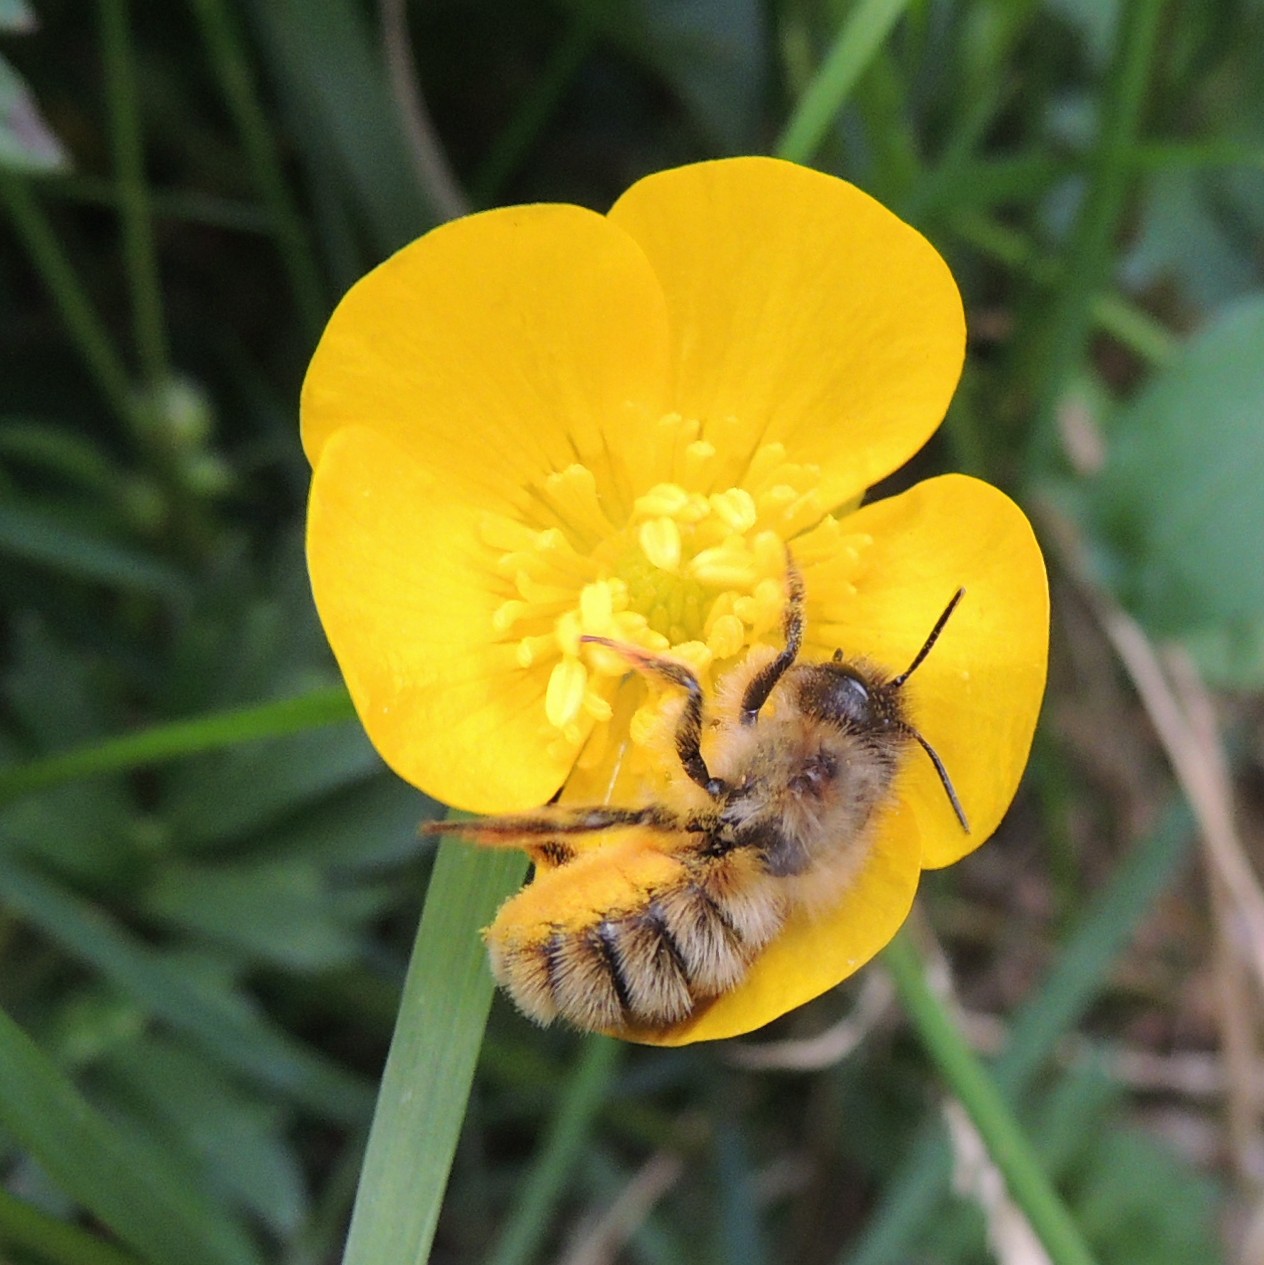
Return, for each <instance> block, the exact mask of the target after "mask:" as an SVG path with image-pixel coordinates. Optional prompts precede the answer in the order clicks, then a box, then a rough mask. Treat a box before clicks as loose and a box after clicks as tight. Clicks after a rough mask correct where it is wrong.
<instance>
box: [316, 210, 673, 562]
mask: <svg viewBox="0 0 1264 1265" xmlns="http://www.w3.org/2000/svg"><path fill="white" fill-rule="evenodd" d="M666 365H667V351H666V317H665V311H664V304H663V297H662V292H661V290H660V288H659V286H658V282H657V280H656V278H655V277H654V274H653V272H652V271H651V269H650V268H649V265H648V263H647V261H646V260H645V257H644V255H643V254H642V252H641V250H640V249H639V247H638V246H637V245H636V244H635V243H634V242H633V241H631V240H630V239H629V238H628V237H627V236H626V234H624V233H623V232H622V231H620V230H618V229H616V228H614V227H613V226H612V225H611V224H610V223H609V222H608V221H607V220H606V219H605V218H604V217H602V216H600V215H596V214H594V213H592V212H590V211H585V210H583V209H582V208H580V207H574V206H554V205H540V206H523V207H509V208H506V209H504V210H497V211H488V212H485V213H483V214H481V215H473V216H469V217H467V218H465V219H461V220H454V221H453V222H451V223H450V224H445V225H443V226H442V227H440V228H437V229H435V230H434V231H433V232H431V233H428V234H427V235H426V236H425V237H422V238H420V239H419V240H417V241H415V242H413V243H412V244H411V245H409V246H406V247H404V249H403V250H401V251H399V252H398V253H397V254H395V255H393V256H392V257H391V258H390V259H388V260H387V261H386V262H385V263H383V264H382V265H380V266H379V267H378V268H375V269H374V270H373V271H372V272H371V273H369V275H368V276H366V277H364V278H363V279H362V280H361V281H359V282H358V283H357V284H356V285H355V286H353V287H352V289H351V290H350V292H349V293H348V294H347V295H346V296H345V297H344V298H343V300H342V302H341V303H340V304H339V305H338V307H337V310H336V311H335V312H334V314H333V316H332V317H331V318H330V321H329V325H328V327H327V328H326V330H325V334H324V336H323V337H322V339H321V341H320V345H319V346H318V347H317V349H316V353H315V355H314V356H313V358H312V362H311V366H310V368H309V369H308V373H307V378H306V380H305V382H304V384H303V396H302V416H303V443H304V447H305V449H306V451H307V454H308V458H309V460H310V461H311V462H312V464H313V465H315V464H316V463H317V462H318V461H319V460H320V458H321V456H322V453H323V450H324V447H325V445H326V444H327V443H328V442H329V439H330V437H331V436H332V435H333V434H335V433H336V432H337V431H338V430H339V429H340V428H342V427H345V426H353V425H359V426H367V427H371V428H372V429H374V430H376V431H378V432H380V433H381V434H383V435H385V436H388V437H389V438H390V439H391V440H392V441H393V442H394V443H395V444H396V445H398V447H399V448H400V449H401V450H402V451H403V452H404V453H405V454H407V455H409V456H411V457H412V458H414V459H415V460H417V461H418V462H421V463H424V464H425V465H426V466H428V467H429V468H431V469H434V470H436V471H441V472H442V473H443V477H444V478H445V479H448V480H457V481H459V482H461V483H462V484H463V485H464V486H466V487H467V488H469V489H470V490H471V491H472V493H473V494H474V495H490V496H491V497H493V498H495V500H496V501H497V503H498V505H499V504H518V505H521V504H523V503H524V501H525V500H526V496H527V493H526V491H525V488H526V487H527V486H528V485H529V484H531V483H532V482H535V481H542V480H543V479H544V478H545V477H546V476H547V475H549V474H551V473H554V472H556V471H562V470H566V469H567V468H568V467H570V466H571V465H573V464H574V463H575V462H576V461H577V460H578V461H580V462H582V463H584V464H585V465H587V466H589V468H591V469H592V470H593V471H594V473H595V474H597V476H598V480H599V482H600V483H601V484H602V486H603V488H605V489H606V490H607V492H609V491H610V490H611V477H610V472H609V471H608V469H606V463H607V462H608V460H609V458H608V453H607V450H606V447H605V443H604V435H605V433H606V432H607V431H620V432H623V433H628V432H635V431H636V430H637V429H640V430H642V431H643V430H644V428H645V426H646V424H647V423H648V421H649V420H650V419H657V417H658V416H659V415H660V414H661V412H662V408H661V404H662V398H663V387H664V381H665V374H666ZM420 547H421V549H422V551H423V552H427V551H428V550H429V549H430V548H431V547H432V546H431V544H430V543H428V542H421V544H420Z"/></svg>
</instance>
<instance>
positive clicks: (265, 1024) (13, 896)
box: [0, 851, 369, 1124]
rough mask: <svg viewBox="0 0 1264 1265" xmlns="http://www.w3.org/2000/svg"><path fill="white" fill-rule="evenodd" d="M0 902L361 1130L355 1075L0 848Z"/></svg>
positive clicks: (224, 1058) (205, 1040) (203, 1035)
mask: <svg viewBox="0 0 1264 1265" xmlns="http://www.w3.org/2000/svg"><path fill="white" fill-rule="evenodd" d="M0 902H2V903H3V906H4V907H7V908H8V909H11V910H12V911H14V912H15V913H17V914H19V915H20V916H21V917H23V918H24V919H26V920H28V921H30V922H31V923H33V924H34V925H35V926H37V927H39V928H40V930H41V931H43V932H44V934H45V935H46V936H48V937H49V938H50V939H52V940H53V941H55V942H56V943H58V944H60V945H61V947H62V948H63V949H65V950H66V951H67V952H68V953H70V954H71V956H73V957H76V958H78V959H79V960H80V961H82V962H86V963H87V964H88V965H90V966H92V967H93V968H94V969H96V970H98V971H100V972H101V973H102V974H103V975H104V976H105V977H106V978H107V979H109V980H110V981H111V982H112V983H113V984H114V985H115V986H116V987H117V988H118V989H119V990H120V991H121V992H123V993H124V994H126V995H127V996H129V997H132V998H134V999H135V1000H136V1001H138V1002H139V1003H140V1004H141V1005H142V1006H143V1007H144V1008H145V1009H146V1010H147V1011H148V1012H149V1013H151V1014H152V1015H154V1016H155V1017H156V1018H159V1019H162V1020H165V1021H166V1022H167V1023H168V1024H170V1025H171V1027H172V1028H174V1029H175V1030H176V1031H178V1032H183V1033H185V1034H186V1035H187V1036H188V1037H189V1039H190V1040H191V1041H193V1042H194V1043H195V1044H196V1045H197V1046H199V1047H200V1048H201V1049H203V1050H206V1051H207V1052H209V1053H210V1054H213V1055H214V1056H215V1057H216V1058H217V1059H218V1060H219V1061H220V1062H221V1063H223V1064H224V1065H225V1066H226V1067H231V1068H235V1069H236V1070H238V1071H239V1072H241V1073H243V1074H244V1075H245V1076H247V1077H248V1078H249V1079H251V1080H252V1081H255V1082H257V1083H259V1084H263V1085H268V1086H270V1087H271V1088H272V1089H274V1090H277V1091H279V1092H280V1093H283V1094H285V1095H286V1096H287V1097H289V1098H291V1099H292V1100H293V1101H295V1102H297V1103H301V1104H302V1105H304V1106H306V1107H309V1108H311V1109H312V1110H314V1111H317V1112H319V1113H320V1114H321V1115H323V1116H325V1117H326V1118H328V1119H331V1120H338V1121H342V1122H344V1123H347V1124H359V1123H360V1122H361V1121H362V1119H363V1117H364V1115H365V1114H366V1113H367V1110H368V1101H367V1100H368V1097H369V1094H368V1090H367V1089H366V1087H365V1086H364V1084H363V1083H362V1082H361V1081H360V1080H359V1079H358V1078H357V1077H355V1076H353V1075H352V1074H351V1073H350V1072H347V1071H345V1070H344V1069H343V1068H341V1067H339V1066H338V1065H337V1064H335V1063H333V1062H331V1061H330V1060H328V1059H326V1058H324V1057H322V1056H321V1055H318V1054H316V1053H314V1052H313V1051H312V1050H309V1049H308V1048H307V1047H306V1046H304V1045H303V1044H302V1043H301V1042H299V1041H298V1040H296V1039H295V1038H294V1037H292V1036H290V1034H289V1033H287V1032H284V1031H283V1030H281V1029H279V1028H278V1027H276V1026H275V1025H274V1024H273V1023H272V1022H271V1021H269V1020H268V1019H266V1018H264V1017H263V1016H262V1015H260V1014H258V1013H257V1012H256V1011H255V1010H254V1009H253V1008H252V1007H251V1006H250V1005H248V1004H247V1003H246V1002H245V1001H244V999H243V998H241V997H240V996H239V995H237V994H234V993H230V992H227V991H226V990H224V989H222V988H217V987H214V986H212V985H210V984H209V983H208V982H207V981H205V980H202V979H198V978H195V977H193V976H192V975H191V973H190V972H189V970H188V966H187V963H184V962H181V961H180V960H179V959H178V958H176V957H175V955H172V954H164V953H162V952H161V951H160V950H158V949H155V948H151V947H150V946H149V945H147V944H144V943H143V942H141V941H140V940H138V939H136V938H135V937H134V936H132V935H131V934H129V933H128V932H127V931H125V930H124V929H123V927H121V926H120V925H119V924H118V923H117V922H115V921H114V919H112V918H110V917H108V916H107V915H106V914H105V913H103V912H102V911H101V910H99V909H97V908H95V907H94V906H92V905H90V904H88V903H87V902H86V901H82V900H80V899H79V898H78V897H75V896H73V895H71V894H70V893H69V892H67V891H65V890H62V889H59V888H58V887H57V886H56V885H55V884H53V883H51V882H49V881H48V880H47V879H44V878H42V877H41V876H39V875H38V874H36V873H35V872H34V870H32V869H28V868H27V867H25V866H23V865H21V864H20V863H19V862H18V861H17V860H16V859H14V858H13V857H10V856H6V855H5V854H4V853H3V851H0Z"/></svg>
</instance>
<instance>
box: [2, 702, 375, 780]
mask: <svg viewBox="0 0 1264 1265" xmlns="http://www.w3.org/2000/svg"><path fill="white" fill-rule="evenodd" d="M354 717H355V710H354V708H353V707H352V706H351V700H350V699H349V698H348V697H347V691H346V690H345V689H344V688H343V687H342V686H341V685H336V686H332V687H329V688H327V689H321V690H313V691H312V692H311V693H309V694H300V695H297V696H296V697H294V698H283V699H278V700H277V701H276V702H272V703H262V704H260V705H259V706H257V707H238V708H234V709H232V710H231V711H224V712H214V713H212V714H211V715H209V716H199V717H198V718H197V719H196V720H180V721H175V722H173V723H172V724H169V725H154V726H153V727H152V728H149V729H142V730H141V731H140V732H139V733H134V734H126V735H124V736H123V737H121V738H107V739H104V740H103V741H101V742H95V743H90V744H88V745H87V746H82V747H75V748H73V749H72V750H70V751H63V752H61V753H59V754H57V755H52V756H48V757H47V758H45V759H42V760H31V761H30V762H28V763H26V764H19V765H17V766H15V767H12V768H6V769H0V805H3V804H7V803H9V802H11V801H12V800H15V799H19V798H21V797H22V796H23V795H30V794H33V793H34V792H35V791H42V790H46V789H47V788H48V787H50V786H60V785H61V784H62V783H64V782H74V781H77V780H78V779H80V778H85V777H93V776H96V775H98V774H101V773H118V772H120V771H122V770H124V769H135V768H140V767H142V766H145V765H151V764H160V763H163V762H165V761H168V760H178V759H180V758H181V757H182V756H189V755H197V754H199V753H201V752H204V751H217V750H219V749H221V748H223V747H235V746H237V745H238V744H240V743H243V742H256V741H258V740H260V739H263V738H281V737H284V736H285V735H287V734H293V733H300V732H302V731H303V730H306V729H317V728H319V727H320V726H322V725H333V724H337V723H339V722H340V721H346V720H351V719H353V718H354Z"/></svg>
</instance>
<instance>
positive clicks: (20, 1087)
mask: <svg viewBox="0 0 1264 1265" xmlns="http://www.w3.org/2000/svg"><path fill="white" fill-rule="evenodd" d="M0 1125H2V1126H3V1127H4V1128H5V1130H7V1131H8V1132H9V1133H10V1134H11V1135H12V1136H13V1137H14V1138H15V1139H16V1140H17V1142H18V1144H19V1145H20V1146H22V1147H23V1148H24V1149H25V1150H27V1151H29V1152H30V1153H31V1154H32V1155H33V1156H34V1157H35V1158H36V1159H37V1160H38V1162H39V1164H40V1165H41V1167H42V1168H43V1169H44V1170H45V1172H47V1173H48V1175H49V1176H50V1177H51V1178H52V1179H53V1181H54V1182H56V1183H57V1185H58V1186H59V1187H61V1189H62V1190H64V1191H65V1193H66V1194H67V1195H69V1196H70V1197H71V1198H72V1199H74V1200H75V1201H76V1202H78V1203H79V1204H81V1205H82V1206H83V1207H84V1208H86V1209H87V1210H88V1211H90V1212H91V1213H92V1214H93V1215H94V1216H96V1217H98V1218H100V1220H101V1221H103V1222H104V1223H105V1224H106V1225H107V1226H109V1227H110V1229H111V1230H113V1231H114V1233H115V1234H117V1235H118V1236H119V1238H120V1239H122V1240H123V1241H124V1242H125V1243H128V1244H130V1245H131V1246H132V1247H134V1248H135V1249H136V1250H137V1251H138V1252H140V1253H141V1254H142V1255H144V1256H146V1257H148V1258H150V1259H151V1260H153V1261H156V1262H164V1263H165V1262H175V1261H180V1262H181V1263H182V1265H248V1263H249V1262H253V1261H257V1260H258V1259H259V1258H258V1256H257V1255H256V1253H255V1250H254V1248H253V1247H252V1246H251V1244H250V1242H249V1240H248V1239H247V1238H246V1237H245V1235H244V1234H242V1233H241V1232H240V1230H239V1229H237V1227H235V1226H234V1225H233V1223H232V1222H231V1221H229V1220H227V1219H226V1218H225V1217H224V1216H223V1215H222V1212H219V1211H216V1210H214V1209H212V1208H211V1207H209V1206H208V1205H207V1204H206V1203H205V1202H204V1201H203V1199H202V1197H201V1196H200V1195H199V1193H198V1192H197V1189H196V1188H195V1187H190V1186H187V1185H185V1184H183V1183H181V1182H180V1181H178V1180H173V1175H172V1174H171V1172H170V1171H169V1169H168V1168H167V1166H166V1165H165V1164H164V1163H163V1162H162V1158H161V1155H160V1154H159V1153H156V1152H151V1151H150V1150H148V1149H147V1148H144V1147H141V1146H139V1145H137V1144H135V1143H133V1142H131V1141H129V1140H128V1139H127V1138H126V1137H124V1136H123V1135H122V1134H121V1133H120V1132H119V1130H117V1129H115V1128H114V1127H113V1126H112V1125H110V1124H109V1123H108V1122H107V1121H106V1120H104V1119H103V1118H102V1117H101V1116H99V1115H98V1114H97V1113H96V1112H95V1111H94V1110H93V1109H92V1107H90V1106H89V1105H88V1103H87V1102H86V1101H85V1100H84V1098H83V1096H82V1095H81V1094H80V1093H79V1091H78V1090H77V1089H76V1088H75V1086H74V1085H72V1084H71V1083H70V1081H69V1080H67V1079H66V1077H65V1076H64V1075H63V1074H62V1072H61V1071H60V1070H59V1069H58V1068H57V1067H56V1066H55V1065H54V1064H53V1063H52V1062H51V1061H50V1060H49V1059H48V1058H47V1057H46V1056H45V1055H44V1054H43V1053H42V1052H41V1051H40V1049H39V1048H38V1047H37V1046H36V1045H35V1043H34V1042H33V1041H32V1040H31V1039H30V1037H28V1036H27V1035H26V1033H25V1032H23V1031H22V1029H21V1028H19V1027H18V1025H17V1024H15V1023H14V1022H13V1020H12V1019H11V1018H10V1017H9V1015H8V1014H6V1013H5V1012H4V1011H0Z"/></svg>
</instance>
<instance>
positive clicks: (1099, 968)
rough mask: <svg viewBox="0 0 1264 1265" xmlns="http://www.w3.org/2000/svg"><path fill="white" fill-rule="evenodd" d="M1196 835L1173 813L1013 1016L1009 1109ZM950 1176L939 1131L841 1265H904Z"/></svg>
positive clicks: (918, 1151)
mask: <svg viewBox="0 0 1264 1265" xmlns="http://www.w3.org/2000/svg"><path fill="white" fill-rule="evenodd" d="M1191 829H1192V818H1191V817H1190V813H1189V809H1188V808H1187V807H1186V806H1185V804H1184V803H1183V802H1181V803H1177V804H1175V805H1173V806H1172V807H1170V808H1169V809H1168V810H1167V812H1166V813H1165V814H1164V815H1163V817H1162V819H1161V820H1160V822H1159V824H1158V825H1157V826H1156V827H1155V829H1154V830H1153V831H1152V832H1151V833H1150V834H1148V835H1147V836H1146V837H1145V838H1144V839H1142V840H1140V841H1139V842H1138V844H1137V845H1136V847H1135V848H1134V849H1133V851H1132V852H1131V853H1130V854H1129V855H1128V857H1127V858H1126V859H1125V860H1124V862H1123V864H1122V865H1120V867H1119V869H1118V870H1117V871H1116V872H1115V874H1114V876H1113V878H1112V879H1111V881H1110V882H1109V883H1108V884H1107V885H1106V886H1105V887H1104V888H1103V889H1101V891H1100V892H1099V893H1098V895H1097V898H1096V899H1095V900H1094V901H1093V902H1092V903H1091V904H1090V905H1089V906H1088V908H1087V909H1086V910H1085V911H1084V914H1083V916H1082V917H1081V919H1080V921H1079V922H1078V923H1077V924H1076V927H1075V929H1074V930H1073V931H1072V932H1071V934H1070V935H1069V936H1068V938H1067V941H1066V944H1065V945H1064V946H1063V948H1062V951H1061V952H1060V953H1058V954H1057V956H1056V958H1055V965H1054V968H1053V970H1052V971H1051V972H1050V973H1049V977H1048V978H1047V979H1046V980H1045V983H1044V985H1043V987H1042V988H1041V989H1040V991H1039V992H1038V993H1037V994H1036V995H1035V996H1034V997H1033V998H1032V999H1031V1001H1030V1002H1028V1003H1027V1004H1026V1005H1025V1006H1023V1007H1022V1008H1021V1009H1020V1010H1019V1011H1018V1012H1017V1013H1016V1014H1015V1016H1014V1022H1013V1026H1012V1027H1011V1029H1010V1035H1009V1040H1008V1042H1007V1043H1006V1047H1005V1052H1004V1053H1003V1054H1002V1055H1001V1057H1000V1058H999V1059H998V1060H997V1062H996V1068H995V1076H996V1081H997V1084H998V1085H999V1086H1000V1087H1001V1089H1002V1090H1003V1091H1004V1092H1005V1093H1006V1094H1007V1095H1009V1096H1010V1098H1011V1100H1017V1099H1018V1098H1019V1097H1021V1095H1022V1094H1024V1093H1025V1092H1026V1090H1027V1088H1028V1086H1029V1085H1030V1084H1031V1082H1032V1080H1033V1079H1034V1077H1035V1075H1036V1073H1037V1072H1038V1071H1039V1070H1040V1068H1041V1066H1042V1065H1043V1064H1044V1063H1045V1061H1046V1060H1047V1059H1048V1058H1049V1057H1050V1056H1051V1055H1052V1053H1053V1050H1054V1047H1055V1046H1056V1045H1057V1043H1058V1041H1059V1040H1061V1038H1062V1036H1063V1035H1064V1034H1065V1033H1066V1032H1068V1031H1069V1030H1070V1029H1071V1028H1072V1027H1074V1025H1075V1024H1076V1023H1077V1022H1078V1020H1079V1019H1080V1017H1081V1016H1082V1015H1083V1014H1084V1013H1085V1012H1086V1011H1087V1010H1088V1008H1089V1007H1090V1006H1091V1005H1092V1003H1093V1001H1094V1000H1095V998H1096V997H1097V996H1098V994H1099V993H1100V991H1101V988H1102V984H1103V982H1104V981H1105V979H1106V976H1107V974H1108V972H1109V970H1110V967H1111V965H1112V963H1113V962H1114V961H1115V959H1116V958H1117V957H1118V956H1119V954H1120V953H1121V952H1122V951H1123V949H1124V948H1125V947H1126V946H1127V944H1128V942H1129V941H1130V940H1131V938H1132V936H1133V934H1134V933H1135V931H1136V929H1137V926H1138V925H1139V923H1140V922H1141V919H1142V918H1143V917H1144V916H1145V914H1146V913H1147V911H1148V910H1149V909H1150V908H1151V907H1152V906H1153V904H1154V902H1155V900H1157V899H1158V897H1159V895H1160V894H1161V893H1162V892H1163V891H1164V889H1165V888H1166V887H1167V885H1168V884H1169V883H1171V882H1172V880H1173V878H1174V877H1175V876H1176V873H1177V871H1178V870H1179V869H1180V867H1181V865H1182V864H1183V863H1184V862H1185V860H1186V858H1187V857H1188V855H1189V847H1190V838H1191ZM951 1172H952V1157H951V1154H950V1152H949V1149H948V1144H947V1141H946V1139H945V1137H944V1135H943V1130H942V1129H941V1128H940V1127H939V1126H938V1124H936V1125H935V1127H934V1128H933V1129H930V1130H924V1131H923V1133H922V1134H921V1136H920V1137H919V1139H918V1140H917V1142H916V1143H915V1144H914V1145H913V1147H912V1148H911V1149H910V1151H909V1155H908V1158H907V1159H906V1160H905V1162H904V1164H903V1166H902V1167H901V1168H900V1169H899V1171H898V1172H897V1173H896V1174H895V1176H894V1177H893V1178H892V1179H891V1180H890V1181H889V1182H888V1184H887V1187H886V1190H885V1191H884V1192H883V1197H882V1201H881V1202H880V1203H879V1205H878V1206H877V1208H875V1209H874V1212H873V1215H872V1216H871V1217H870V1218H869V1221H868V1223H867V1225H866V1227H865V1233H864V1236H863V1237H862V1239H861V1241H860V1242H859V1243H857V1244H856V1245H855V1246H854V1247H853V1248H850V1249H848V1250H847V1251H846V1252H844V1253H843V1254H842V1256H840V1258H839V1262H840V1265H903V1262H904V1261H906V1260H907V1259H908V1258H909V1256H910V1255H911V1253H912V1250H913V1245H914V1244H915V1243H916V1241H917V1238H918V1236H919V1235H920V1234H921V1233H923V1231H924V1230H925V1228H926V1226H927V1225H929V1224H931V1223H932V1222H933V1220H934V1216H935V1209H936V1207H937V1206H938V1204H939V1201H940V1200H941V1199H943V1198H944V1197H945V1196H946V1195H947V1193H948V1186H949V1181H950V1178H951Z"/></svg>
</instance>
